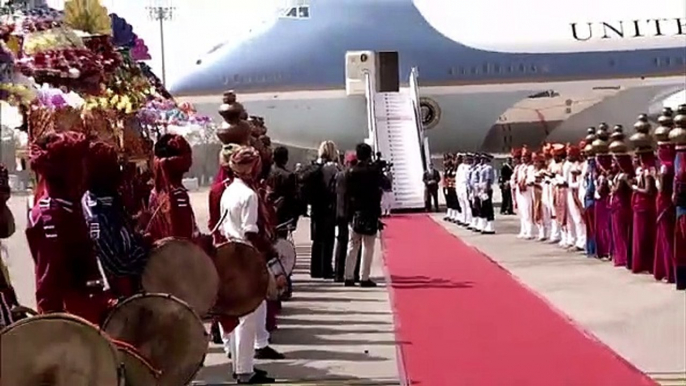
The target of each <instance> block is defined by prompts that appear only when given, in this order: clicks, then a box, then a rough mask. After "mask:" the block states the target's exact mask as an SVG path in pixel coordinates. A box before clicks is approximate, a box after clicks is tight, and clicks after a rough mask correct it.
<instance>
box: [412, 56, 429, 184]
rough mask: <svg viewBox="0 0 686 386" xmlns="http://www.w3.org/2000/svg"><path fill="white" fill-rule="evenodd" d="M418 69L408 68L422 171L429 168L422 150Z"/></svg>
mask: <svg viewBox="0 0 686 386" xmlns="http://www.w3.org/2000/svg"><path fill="white" fill-rule="evenodd" d="M418 77H419V70H418V69H417V67H412V69H411V70H410V98H411V99H412V106H413V107H414V122H415V126H416V127H417V138H418V139H419V154H421V156H422V165H423V166H424V171H426V170H428V169H429V160H430V158H429V157H428V156H427V154H426V152H425V151H424V124H423V123H422V108H421V104H420V101H419V81H418Z"/></svg>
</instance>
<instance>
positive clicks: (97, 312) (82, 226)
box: [26, 132, 111, 324]
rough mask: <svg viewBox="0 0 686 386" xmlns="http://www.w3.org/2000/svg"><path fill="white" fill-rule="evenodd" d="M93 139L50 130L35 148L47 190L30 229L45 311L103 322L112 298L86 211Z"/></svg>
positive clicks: (33, 157) (39, 296)
mask: <svg viewBox="0 0 686 386" xmlns="http://www.w3.org/2000/svg"><path fill="white" fill-rule="evenodd" d="M87 151H88V142H87V141H86V139H85V137H84V135H83V134H80V133H74V132H64V133H50V134H47V135H45V136H43V137H41V138H38V139H37V140H36V141H35V142H34V143H32V144H31V147H30V157H31V167H32V169H33V170H34V171H35V172H36V174H37V175H38V183H39V185H40V186H41V194H40V195H39V196H38V197H36V200H35V205H34V207H33V209H32V210H31V212H30V214H29V224H28V228H27V230H26V237H27V239H28V244H29V249H30V251H31V255H32V256H33V259H34V262H35V265H36V268H35V273H36V302H37V305H38V311H39V312H41V313H51V312H70V313H72V314H75V315H78V316H80V317H82V318H84V319H86V320H88V321H90V322H92V323H95V324H99V323H100V322H101V321H102V318H103V317H104V315H105V313H106V311H107V308H108V305H109V302H110V300H111V299H110V298H109V297H108V296H107V295H106V294H105V292H104V291H103V287H102V276H101V274H100V270H99V268H98V261H97V258H96V255H95V253H94V252H93V251H94V249H93V244H92V242H91V239H90V237H89V236H88V227H87V226H86V221H85V220H84V218H83V213H82V211H81V197H82V196H83V194H84V193H85V186H86V185H85V177H86V173H85V162H84V159H85V158H86V154H87Z"/></svg>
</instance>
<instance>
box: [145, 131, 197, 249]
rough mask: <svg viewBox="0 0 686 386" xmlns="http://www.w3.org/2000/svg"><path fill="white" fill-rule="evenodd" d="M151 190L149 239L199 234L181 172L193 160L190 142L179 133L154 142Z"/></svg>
mask: <svg viewBox="0 0 686 386" xmlns="http://www.w3.org/2000/svg"><path fill="white" fill-rule="evenodd" d="M154 152H155V158H154V161H153V174H154V181H155V185H154V188H153V190H152V192H151V194H150V210H151V218H150V223H149V224H148V232H149V233H150V237H151V238H152V240H154V241H157V240H160V239H163V238H165V237H180V238H185V239H189V240H193V239H194V238H196V237H197V236H198V235H199V231H198V228H197V225H196V223H195V214H194V213H193V208H192V207H191V203H190V197H189V196H188V191H187V190H186V188H184V186H183V184H182V180H183V175H184V174H185V173H186V172H187V171H188V170H190V168H191V164H192V163H193V157H192V150H191V146H190V144H189V143H188V141H186V140H185V139H184V138H183V137H182V136H180V135H176V134H165V135H163V136H162V137H160V139H159V140H158V141H157V143H155V147H154Z"/></svg>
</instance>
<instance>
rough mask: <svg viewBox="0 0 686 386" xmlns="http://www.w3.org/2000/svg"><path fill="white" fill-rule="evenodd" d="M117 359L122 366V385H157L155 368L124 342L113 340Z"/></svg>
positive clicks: (157, 373)
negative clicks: (117, 352) (117, 355)
mask: <svg viewBox="0 0 686 386" xmlns="http://www.w3.org/2000/svg"><path fill="white" fill-rule="evenodd" d="M114 345H115V346H116V347H117V350H119V360H120V361H121V363H122V365H123V366H124V374H123V376H124V385H123V386H157V381H158V378H159V376H160V372H159V371H157V370H155V369H154V368H153V367H152V365H151V364H150V363H148V361H147V360H146V359H145V358H143V357H142V356H141V355H140V354H139V353H138V351H137V350H136V349H135V348H133V346H129V345H128V344H126V343H124V342H118V341H115V342H114Z"/></svg>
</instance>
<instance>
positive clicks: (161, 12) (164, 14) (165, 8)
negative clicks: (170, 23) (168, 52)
mask: <svg viewBox="0 0 686 386" xmlns="http://www.w3.org/2000/svg"><path fill="white" fill-rule="evenodd" d="M146 8H147V10H148V15H149V16H150V19H152V20H157V21H159V22H160V45H161V46H162V85H163V86H165V87H166V86H167V68H166V59H165V56H164V22H165V21H167V20H171V19H172V17H173V15H174V9H175V7H172V6H171V5H170V1H169V0H167V1H164V0H154V1H153V2H152V5H150V6H148V7H146Z"/></svg>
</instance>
